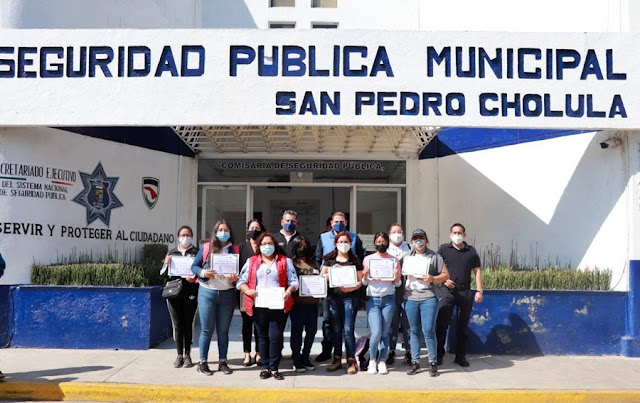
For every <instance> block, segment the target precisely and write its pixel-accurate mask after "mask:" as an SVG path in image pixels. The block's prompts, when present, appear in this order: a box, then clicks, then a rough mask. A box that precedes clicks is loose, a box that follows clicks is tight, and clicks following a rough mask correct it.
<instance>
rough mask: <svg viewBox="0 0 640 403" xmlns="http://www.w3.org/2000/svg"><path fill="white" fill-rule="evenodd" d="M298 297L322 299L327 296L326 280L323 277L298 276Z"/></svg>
mask: <svg viewBox="0 0 640 403" xmlns="http://www.w3.org/2000/svg"><path fill="white" fill-rule="evenodd" d="M298 280H299V281H300V290H299V291H300V296H301V297H313V298H324V297H326V296H327V278H326V277H325V276H300V277H298Z"/></svg>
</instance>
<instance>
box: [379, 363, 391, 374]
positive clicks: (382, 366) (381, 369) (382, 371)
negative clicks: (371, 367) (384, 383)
mask: <svg viewBox="0 0 640 403" xmlns="http://www.w3.org/2000/svg"><path fill="white" fill-rule="evenodd" d="M378 373H379V374H380V375H386V374H388V373H389V371H388V370H387V363H385V362H384V361H380V362H379V363H378Z"/></svg>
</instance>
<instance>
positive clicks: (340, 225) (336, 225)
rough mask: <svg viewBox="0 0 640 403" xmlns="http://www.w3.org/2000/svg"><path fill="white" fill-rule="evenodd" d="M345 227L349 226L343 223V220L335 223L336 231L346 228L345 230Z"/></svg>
mask: <svg viewBox="0 0 640 403" xmlns="http://www.w3.org/2000/svg"><path fill="white" fill-rule="evenodd" d="M345 228H347V226H346V225H344V223H343V222H341V221H339V222H337V223H335V224H333V230H334V231H335V232H342V231H344V230H345Z"/></svg>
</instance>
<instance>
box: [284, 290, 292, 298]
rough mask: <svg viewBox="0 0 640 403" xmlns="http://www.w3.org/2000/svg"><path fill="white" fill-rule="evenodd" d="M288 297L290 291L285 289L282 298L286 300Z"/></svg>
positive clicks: (289, 296)
mask: <svg viewBox="0 0 640 403" xmlns="http://www.w3.org/2000/svg"><path fill="white" fill-rule="evenodd" d="M289 298H291V291H289V290H287V291H285V292H284V300H285V301H286V300H288V299H289Z"/></svg>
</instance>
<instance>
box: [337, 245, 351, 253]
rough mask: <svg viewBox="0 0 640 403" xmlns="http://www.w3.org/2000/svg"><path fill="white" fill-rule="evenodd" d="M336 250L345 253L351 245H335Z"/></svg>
mask: <svg viewBox="0 0 640 403" xmlns="http://www.w3.org/2000/svg"><path fill="white" fill-rule="evenodd" d="M336 249H338V252H342V253H347V252H349V249H351V245H349V244H348V243H339V244H337V245H336Z"/></svg>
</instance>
